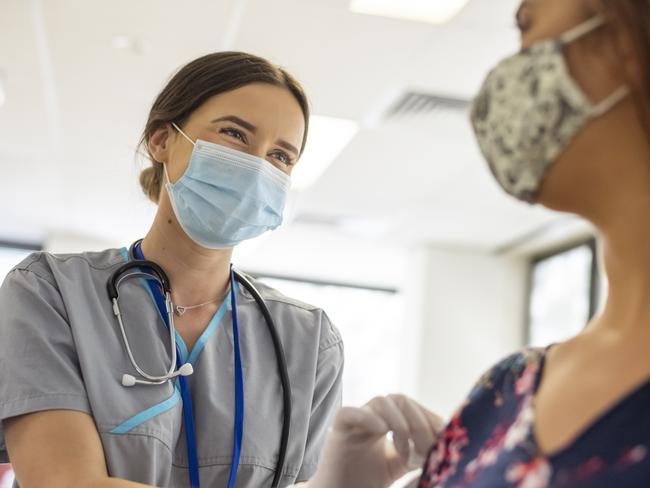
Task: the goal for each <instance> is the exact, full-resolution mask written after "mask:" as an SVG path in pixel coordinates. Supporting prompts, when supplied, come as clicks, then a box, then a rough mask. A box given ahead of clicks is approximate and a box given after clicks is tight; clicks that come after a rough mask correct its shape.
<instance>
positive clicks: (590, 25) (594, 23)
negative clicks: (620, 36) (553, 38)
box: [560, 15, 605, 45]
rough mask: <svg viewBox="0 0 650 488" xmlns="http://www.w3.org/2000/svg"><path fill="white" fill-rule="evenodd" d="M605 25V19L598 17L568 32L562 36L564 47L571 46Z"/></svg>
mask: <svg viewBox="0 0 650 488" xmlns="http://www.w3.org/2000/svg"><path fill="white" fill-rule="evenodd" d="M603 25H605V19H604V18H603V17H601V16H600V15H598V16H596V17H593V18H591V19H589V20H587V21H585V22H583V23H582V24H579V25H577V26H575V27H574V28H573V29H571V30H568V31H567V32H565V33H564V34H562V35H561V36H560V40H561V41H562V44H564V45H567V44H571V43H572V42H575V41H577V40H578V39H580V38H581V37H584V36H586V35H587V34H589V33H590V32H591V31H594V30H596V29H598V28H599V27H601V26H603Z"/></svg>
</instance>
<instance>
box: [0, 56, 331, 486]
mask: <svg viewBox="0 0 650 488" xmlns="http://www.w3.org/2000/svg"><path fill="white" fill-rule="evenodd" d="M308 120H309V108H308V103H307V99H306V97H305V94H304V92H303V90H302V88H301V86H300V85H299V83H298V82H297V81H296V80H295V79H294V78H293V77H292V76H291V75H290V74H288V73H287V72H286V71H284V70H283V69H281V68H278V67H276V66H274V65H272V64H270V63H269V62H268V61H266V60H264V59H261V58H259V57H256V56H252V55H248V54H244V53H235V52H226V53H217V54H210V55H207V56H204V57H201V58H199V59H197V60H195V61H192V62H191V63H189V64H188V65H186V66H184V67H183V68H182V69H180V70H179V71H178V72H177V73H176V74H175V75H174V77H173V78H172V79H171V81H169V83H168V84H167V86H166V87H165V88H164V89H163V90H162V92H161V93H160V94H159V95H158V97H157V98H156V100H155V102H154V104H153V107H152V108H151V112H150V114H149V119H148V121H147V123H146V126H145V129H144V134H143V136H142V145H143V147H144V148H145V149H146V151H147V153H148V155H149V157H150V159H151V162H152V164H151V166H150V167H148V168H147V169H145V170H144V171H143V173H142V174H141V176H140V183H141V185H142V189H143V191H144V192H145V194H146V195H147V196H148V197H149V198H150V199H151V200H153V201H154V202H155V203H156V204H157V205H158V211H157V213H156V216H155V219H154V221H153V223H152V225H151V228H150V229H149V230H148V232H147V233H146V235H145V237H144V238H143V239H141V240H138V241H136V242H135V243H133V244H131V245H130V246H128V247H126V248H123V249H109V250H106V251H102V252H94V253H82V254H71V255H53V254H49V253H37V254H33V255H32V256H30V257H29V258H27V259H26V260H25V261H23V262H22V263H20V264H19V265H18V266H16V267H15V268H14V269H13V270H12V271H11V272H10V273H9V275H8V276H7V278H6V280H5V282H4V284H3V285H2V288H0V310H1V311H2V312H1V313H0V420H1V427H0V462H8V461H10V462H11V463H12V464H13V467H14V469H15V473H16V480H17V484H18V485H19V486H20V487H21V488H32V487H37V488H40V487H43V486H48V487H52V488H55V487H80V488H83V487H94V488H103V487H106V488H109V487H115V488H118V487H125V488H126V487H136V486H170V487H171V486H173V487H183V486H191V487H198V486H206V487H207V486H211V487H217V486H218V487H226V486H228V487H233V486H237V487H239V488H241V487H250V488H253V487H260V486H272V485H273V486H286V485H288V484H291V483H293V482H294V481H301V480H306V479H308V478H310V477H311V476H312V474H313V473H314V471H315V469H316V465H317V462H318V458H319V455H320V451H321V448H322V445H323V441H324V438H325V434H326V431H327V429H328V428H329V424H330V422H331V420H332V419H333V416H334V413H335V411H336V409H337V408H338V406H339V404H340V399H341V373H342V367H343V346H342V342H341V337H340V335H339V333H338V332H337V330H336V329H335V328H334V327H333V326H332V324H331V323H330V321H329V319H328V317H327V315H326V314H325V313H324V312H323V311H322V310H320V309H318V308H315V307H312V306H310V305H307V304H304V303H301V302H299V301H297V300H294V299H291V298H288V297H286V296H284V295H282V294H281V293H279V292H277V291H276V290H273V289H271V288H269V287H267V286H264V285H263V284H261V283H258V282H255V280H252V279H251V278H250V277H248V278H247V279H248V281H249V283H251V284H252V285H253V286H254V288H255V290H256V291H257V292H258V293H259V295H260V296H258V297H256V296H255V293H253V292H251V291H250V290H249V289H248V288H247V287H245V286H242V285H241V283H240V282H239V281H238V280H236V279H234V277H235V273H234V271H233V270H231V256H232V251H233V248H234V247H235V246H236V245H237V244H239V243H240V242H242V241H245V240H247V239H251V238H254V237H257V236H258V235H260V234H262V233H263V232H265V231H267V230H271V229H274V228H276V227H277V226H278V225H279V224H280V223H281V220H282V212H283V207H284V203H285V199H286V196H287V192H288V190H289V186H290V176H291V172H292V170H293V168H294V167H295V165H296V163H297V162H298V159H299V158H300V155H301V153H302V151H303V148H304V145H305V139H306V136H307V125H308ZM125 217H127V216H125ZM143 260H147V261H148V262H153V263H155V264H151V265H150V266H146V267H145V266H138V265H137V263H141V262H142V261H143ZM129 263H131V264H129ZM134 263H135V264H134ZM141 264H142V263H141ZM125 265H127V266H126V268H125ZM156 265H157V267H156ZM157 269H160V270H161V271H162V273H164V275H166V276H165V277H164V278H163V277H161V275H160V273H157ZM166 280H167V282H168V283H167V284H168V287H167V288H165V287H164V286H162V285H161V282H163V283H164V282H165V281H166ZM111 285H112V288H113V289H114V290H113V293H111V294H110V296H109V293H107V289H111ZM167 291H169V294H168V295H167V294H166V292H167ZM116 295H117V296H116ZM114 298H115V300H113V299H114ZM260 298H261V299H262V302H263V304H264V306H265V307H266V308H267V309H268V313H269V315H270V317H271V319H272V320H273V321H274V323H275V329H276V334H277V339H279V343H280V345H281V349H282V351H280V352H283V353H284V354H283V355H284V357H285V358H286V372H287V376H288V378H287V379H288V383H289V388H287V386H286V385H285V384H284V383H283V382H282V381H281V377H280V371H279V369H281V368H279V367H278V364H279V363H278V349H277V347H276V344H275V343H274V338H273V335H272V334H270V330H269V329H268V328H267V325H266V324H267V320H266V317H265V315H264V311H263V310H262V307H260V304H259V303H258V299H260ZM174 329H175V330H174ZM287 392H288V393H289V394H290V398H289V402H288V403H289V405H288V403H287V401H286V398H285V396H284V395H285V394H286V393H287ZM289 406H290V407H291V409H290V410H288V408H289ZM287 412H291V415H290V419H289V421H290V423H289V424H288V425H290V436H289V437H288V442H287V445H286V446H281V438H282V432H283V427H284V426H285V425H287V424H286V422H287V419H285V418H284V417H285V414H286V413H287ZM281 454H284V455H283V456H281ZM280 457H283V458H284V460H283V462H282V463H281V467H282V470H281V472H279V471H278V465H279V464H280V459H279V458H280Z"/></svg>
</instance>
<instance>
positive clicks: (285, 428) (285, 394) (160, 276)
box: [107, 259, 293, 488]
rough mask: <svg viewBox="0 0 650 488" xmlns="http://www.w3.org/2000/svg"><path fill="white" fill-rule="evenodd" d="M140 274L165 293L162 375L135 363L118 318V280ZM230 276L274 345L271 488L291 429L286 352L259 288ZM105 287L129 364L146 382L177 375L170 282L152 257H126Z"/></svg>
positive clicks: (235, 273) (277, 477)
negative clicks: (276, 390)
mask: <svg viewBox="0 0 650 488" xmlns="http://www.w3.org/2000/svg"><path fill="white" fill-rule="evenodd" d="M143 268H145V269H147V268H148V269H150V270H151V271H152V273H145V272H143V271H140V270H141V269H143ZM132 269H134V270H136V271H134V272H131V273H129V271H130V270H132ZM141 275H144V276H146V277H147V278H149V279H151V278H155V279H156V280H157V281H158V282H159V284H160V286H161V288H162V291H163V294H164V297H165V308H166V311H167V317H168V320H169V324H168V329H169V334H170V348H171V350H172V353H171V354H172V358H171V359H172V363H171V366H170V369H169V370H168V372H167V374H166V375H164V376H156V375H150V374H148V373H146V372H145V371H144V370H143V369H142V368H141V367H140V366H139V365H138V364H137V362H136V360H135V357H134V356H133V352H132V350H131V347H130V345H129V341H128V337H127V334H126V330H125V327H124V323H123V321H122V314H121V311H120V309H119V303H118V298H119V286H120V284H121V283H122V282H123V281H124V280H126V279H128V278H132V277H138V276H141ZM232 276H234V278H235V279H236V281H237V282H238V283H240V284H241V285H242V286H243V287H244V288H245V289H246V290H247V291H248V292H249V293H250V294H251V295H252V297H253V299H254V300H255V302H256V303H257V305H258V307H259V308H260V311H261V312H262V315H263V317H264V321H265V322H266V324H267V329H268V331H269V334H270V335H271V340H272V342H273V348H274V349H275V355H276V361H277V367H278V373H279V376H280V382H281V386H282V401H283V421H282V433H281V437H280V450H279V455H278V462H277V464H276V469H275V474H274V477H273V482H272V484H271V488H277V487H278V486H279V484H280V480H281V478H282V472H283V470H284V465H285V463H286V455H287V450H288V445H289V436H290V433H291V415H292V407H293V402H292V392H291V381H290V378H289V372H288V367H287V361H286V355H285V352H284V347H283V345H282V341H281V339H280V336H279V334H278V331H277V327H276V325H275V321H274V320H273V316H272V315H271V312H270V311H269V308H268V306H267V305H266V302H265V300H264V298H263V297H262V295H261V293H260V292H259V290H257V288H256V287H255V285H253V283H251V281H250V280H249V279H248V278H247V277H246V276H245V275H243V274H242V273H240V272H239V271H237V270H235V269H233V270H232ZM107 291H108V295H109V298H110V301H111V304H112V306H113V312H114V314H115V316H116V318H117V321H118V324H119V327H120V333H121V335H122V340H123V341H124V345H125V349H126V351H127V354H128V356H129V360H130V361H131V364H132V365H133V367H134V368H135V370H136V371H137V372H138V374H140V375H141V376H142V377H143V378H146V379H147V380H148V383H147V384H150V385H160V384H164V383H166V382H167V381H170V380H172V379H173V378H174V377H176V376H178V373H179V372H178V370H176V371H175V369H177V368H179V366H178V365H177V362H178V360H177V359H178V356H177V347H176V331H175V328H174V325H173V310H172V305H171V303H172V301H171V286H170V282H169V278H168V277H167V274H166V273H165V271H164V270H163V269H162V268H161V267H160V266H159V265H158V264H156V263H155V262H153V261H148V260H142V259H133V260H130V261H129V262H127V263H125V264H124V265H122V266H120V267H119V268H118V269H117V270H116V271H115V272H114V273H113V274H112V275H111V277H110V278H109V280H108V282H107Z"/></svg>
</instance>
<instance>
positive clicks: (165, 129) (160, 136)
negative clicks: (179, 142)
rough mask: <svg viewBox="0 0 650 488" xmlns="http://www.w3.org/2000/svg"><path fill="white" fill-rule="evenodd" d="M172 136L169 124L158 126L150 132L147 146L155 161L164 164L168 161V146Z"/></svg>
mask: <svg viewBox="0 0 650 488" xmlns="http://www.w3.org/2000/svg"><path fill="white" fill-rule="evenodd" d="M173 137H174V135H173V134H172V131H171V127H170V126H169V124H165V125H163V126H161V127H159V128H158V129H156V130H155V131H154V132H153V134H151V136H150V137H149V140H148V141H147V147H148V149H149V154H150V155H151V157H152V158H153V160H154V161H155V162H157V163H163V164H164V163H167V162H168V161H169V148H170V145H171V142H172V139H173Z"/></svg>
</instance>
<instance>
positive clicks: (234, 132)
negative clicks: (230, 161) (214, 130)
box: [219, 127, 247, 144]
mask: <svg viewBox="0 0 650 488" xmlns="http://www.w3.org/2000/svg"><path fill="white" fill-rule="evenodd" d="M219 133H220V134H224V135H226V136H228V137H232V138H233V139H237V140H238V141H240V142H243V143H244V144H246V142H247V141H246V135H245V134H244V133H243V132H242V131H240V130H238V129H234V128H232V127H227V128H225V129H221V130H220V131H219Z"/></svg>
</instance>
